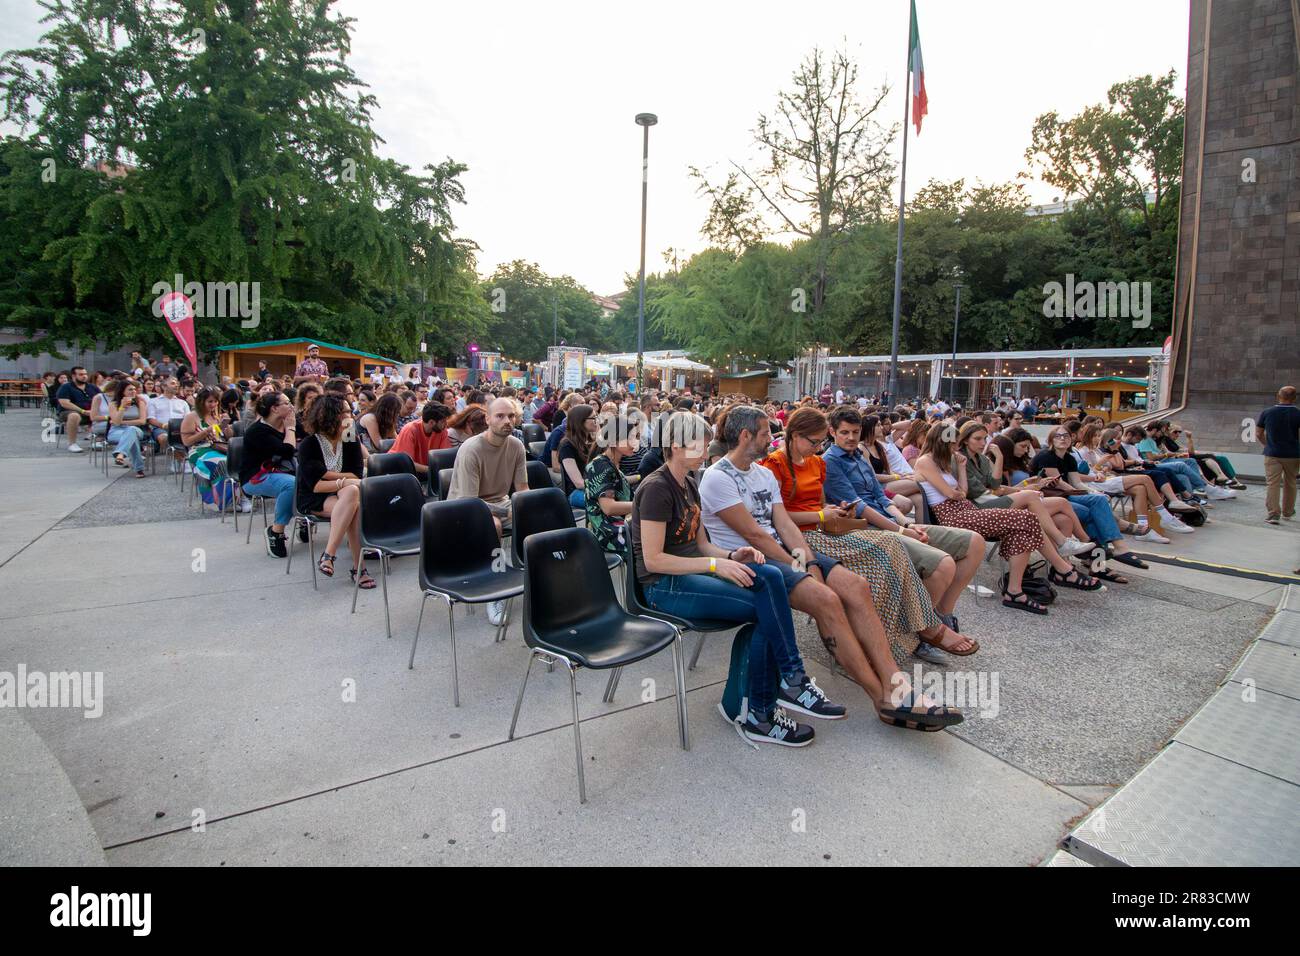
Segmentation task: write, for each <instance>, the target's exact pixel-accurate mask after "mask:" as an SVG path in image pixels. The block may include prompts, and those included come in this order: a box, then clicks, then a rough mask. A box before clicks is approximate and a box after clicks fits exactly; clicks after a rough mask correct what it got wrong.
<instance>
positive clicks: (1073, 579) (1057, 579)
mask: <svg viewBox="0 0 1300 956" xmlns="http://www.w3.org/2000/svg"><path fill="white" fill-rule="evenodd" d="M1047 579H1048V580H1049V581H1051V582H1052V583H1053V584H1059V585H1060V586H1061V587H1063V588H1074V589H1075V590H1076V591H1097V590H1100V589H1101V586H1102V584H1101V582H1100V581H1098V580H1097V579H1096V578H1090V577H1088V575H1086V574H1080V573H1079V571H1078V569H1076V568H1071V569H1070V571H1069V573H1068V574H1062V573H1061V572H1060V571H1058V570H1056V568H1052V569H1051V570H1050V571H1048V572H1047Z"/></svg>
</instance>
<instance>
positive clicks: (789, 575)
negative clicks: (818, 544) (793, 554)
mask: <svg viewBox="0 0 1300 956" xmlns="http://www.w3.org/2000/svg"><path fill="white" fill-rule="evenodd" d="M767 563H768V564H770V565H772V566H773V567H774V568H776V569H777V570H778V571H780V572H781V577H782V578H784V579H785V593H786V594H789V593H790V592H791V591H793V590H794V589H795V588H796V587H797V586H798V585H799V583H800V582H801V581H802V580H803V579H804V578H806V577H808V572H807V571H800V570H798V569H797V568H795V566H794V565H793V564H782V563H781V562H779V561H768V562H767ZM837 564H839V562H838V561H836V560H835V559H834V558H828V557H827V556H826V555H824V554H818V553H817V552H816V551H814V552H812V554H811V556H810V560H808V562H807V565H808V567H810V568H811V567H817V568H820V569H821V572H822V581H823V582H824V581H825V580H826V579H827V578H828V577H830V573H831V568H833V567H835V565H837Z"/></svg>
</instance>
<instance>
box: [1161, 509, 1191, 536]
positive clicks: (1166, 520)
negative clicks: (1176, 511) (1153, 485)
mask: <svg viewBox="0 0 1300 956" xmlns="http://www.w3.org/2000/svg"><path fill="white" fill-rule="evenodd" d="M1160 523H1161V524H1162V525H1164V527H1165V530H1166V531H1172V532H1174V533H1175V534H1191V533H1192V529H1191V528H1189V527H1187V525H1185V524H1183V523H1182V522H1181V521H1179V520H1178V519H1177V518H1175V517H1174V516H1173V515H1171V514H1169V513H1168V512H1166V511H1162V512H1160Z"/></svg>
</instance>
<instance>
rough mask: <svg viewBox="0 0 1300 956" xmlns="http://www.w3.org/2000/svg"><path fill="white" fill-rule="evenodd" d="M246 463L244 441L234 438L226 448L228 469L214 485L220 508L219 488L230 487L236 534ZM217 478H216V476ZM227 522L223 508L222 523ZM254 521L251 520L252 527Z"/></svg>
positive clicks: (214, 492)
mask: <svg viewBox="0 0 1300 956" xmlns="http://www.w3.org/2000/svg"><path fill="white" fill-rule="evenodd" d="M243 463H244V439H242V438H232V439H230V442H229V444H228V445H227V447H226V467H225V471H223V472H222V473H221V476H220V477H219V478H216V480H215V481H213V483H212V491H213V496H214V497H215V498H216V500H217V503H218V507H220V502H221V495H220V494H219V493H218V488H219V487H220V486H221V485H229V486H230V506H231V511H232V512H233V513H234V515H235V534H239V507H240V499H242V498H243V496H244V492H243V489H242V488H240V487H239V469H240V467H242V465H243ZM214 477H215V476H214ZM225 521H226V512H225V509H224V508H223V509H222V511H221V522H222V524H224V523H225ZM252 523H253V522H252V519H251V518H250V519H249V524H250V525H251V524H252Z"/></svg>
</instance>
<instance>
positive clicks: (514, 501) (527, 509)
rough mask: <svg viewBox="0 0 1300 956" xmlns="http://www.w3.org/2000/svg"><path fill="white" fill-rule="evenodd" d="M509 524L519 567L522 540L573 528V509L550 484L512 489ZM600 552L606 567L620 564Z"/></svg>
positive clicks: (613, 558)
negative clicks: (525, 488)
mask: <svg viewBox="0 0 1300 956" xmlns="http://www.w3.org/2000/svg"><path fill="white" fill-rule="evenodd" d="M510 527H511V528H512V529H513V531H514V535H513V537H512V540H511V545H510V547H511V552H512V554H513V555H514V560H515V566H516V567H520V568H522V567H523V566H524V541H526V540H527V539H528V537H529V535H534V534H538V533H540V532H542V531H558V530H560V529H562V528H576V527H577V524H576V523H575V522H574V520H573V509H572V508H570V507H569V500H568V499H567V498H565V497H564V492H563V491H561V490H560V489H559V488H556V487H555V486H554V485H551V487H549V488H539V489H535V490H529V491H520V492H516V494H515V496H514V497H513V498H511V499H510ZM588 533H590V532H588ZM601 554H603V555H605V565H606V568H607V570H610V571H613V570H614V569H615V568H616V567H618V566H619V565H620V564H622V563H623V559H622V558H621V557H619V556H618V555H617V554H614V553H613V552H610V551H602V552H601Z"/></svg>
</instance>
